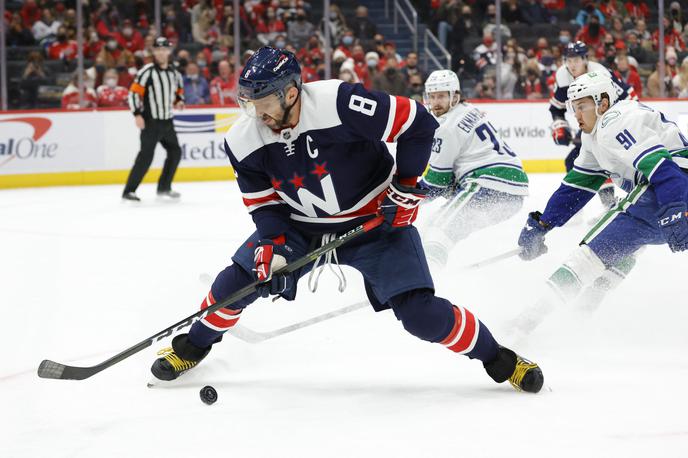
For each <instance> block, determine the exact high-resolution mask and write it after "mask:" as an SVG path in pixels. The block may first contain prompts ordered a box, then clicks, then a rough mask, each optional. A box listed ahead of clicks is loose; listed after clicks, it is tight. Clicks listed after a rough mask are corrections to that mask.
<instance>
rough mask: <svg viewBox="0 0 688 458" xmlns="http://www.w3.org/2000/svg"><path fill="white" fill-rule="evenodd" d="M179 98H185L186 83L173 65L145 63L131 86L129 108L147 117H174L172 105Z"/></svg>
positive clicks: (136, 113)
mask: <svg viewBox="0 0 688 458" xmlns="http://www.w3.org/2000/svg"><path fill="white" fill-rule="evenodd" d="M179 100H181V101H183V100H184V83H183V81H182V75H181V74H180V73H179V72H178V71H177V70H176V69H175V68H174V67H173V66H172V65H168V66H167V68H165V69H163V68H161V67H160V66H159V65H158V64H155V63H152V64H147V65H144V66H143V67H142V68H141V70H139V72H138V73H137V74H136V77H135V78H134V82H133V83H131V87H130V88H129V108H130V109H131V111H132V112H133V113H134V114H135V115H143V116H144V117H145V118H153V119H172V106H173V105H174V104H175V103H176V102H177V101H179Z"/></svg>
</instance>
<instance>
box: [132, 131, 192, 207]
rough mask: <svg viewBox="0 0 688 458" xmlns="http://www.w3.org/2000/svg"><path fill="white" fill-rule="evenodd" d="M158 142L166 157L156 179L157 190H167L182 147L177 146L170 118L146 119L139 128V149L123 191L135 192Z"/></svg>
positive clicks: (170, 185) (175, 134)
mask: <svg viewBox="0 0 688 458" xmlns="http://www.w3.org/2000/svg"><path fill="white" fill-rule="evenodd" d="M158 142H160V144H161V145H162V146H163V148H165V149H166V150H167V159H165V165H164V166H163V168H162V173H161V174H160V180H158V192H163V191H169V190H170V189H171V187H172V179H173V178H174V174H175V172H176V171H177V166H178V165H179V161H180V160H181V158H182V149H181V148H180V147H179V140H177V132H175V130H174V124H173V122H172V120H171V119H169V120H158V119H146V125H145V127H144V128H143V129H142V130H141V151H139V154H138V156H136V161H135V162H134V167H132V169H131V172H129V178H128V179H127V184H126V186H125V187H124V193H125V194H126V193H128V192H135V191H136V188H138V187H139V184H141V180H143V177H144V176H145V175H146V172H147V171H148V169H149V168H150V166H151V162H153V153H154V152H155V145H157V144H158Z"/></svg>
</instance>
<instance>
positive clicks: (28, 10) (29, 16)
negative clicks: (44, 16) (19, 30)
mask: <svg viewBox="0 0 688 458" xmlns="http://www.w3.org/2000/svg"><path fill="white" fill-rule="evenodd" d="M19 14H20V15H21V18H22V24H23V25H24V27H25V28H27V29H30V28H31V27H32V26H33V24H34V23H36V22H38V21H40V20H41V10H40V8H38V5H36V0H26V1H25V2H24V5H23V6H22V8H21V10H20V11H19Z"/></svg>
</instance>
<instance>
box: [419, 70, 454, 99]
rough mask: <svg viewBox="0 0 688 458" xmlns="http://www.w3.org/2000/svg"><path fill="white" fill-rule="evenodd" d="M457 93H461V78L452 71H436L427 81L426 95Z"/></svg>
mask: <svg viewBox="0 0 688 458" xmlns="http://www.w3.org/2000/svg"><path fill="white" fill-rule="evenodd" d="M442 91H450V92H451V91H456V92H461V84H460V83H459V77H458V76H456V73H454V72H453V71H451V70H435V71H434V72H432V73H430V76H428V79H426V80H425V93H426V94H430V93H431V92H442Z"/></svg>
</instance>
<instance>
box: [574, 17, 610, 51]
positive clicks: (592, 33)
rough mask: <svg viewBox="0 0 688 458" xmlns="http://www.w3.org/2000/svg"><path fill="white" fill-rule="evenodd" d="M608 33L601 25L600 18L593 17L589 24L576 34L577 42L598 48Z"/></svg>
mask: <svg viewBox="0 0 688 458" xmlns="http://www.w3.org/2000/svg"><path fill="white" fill-rule="evenodd" d="M606 33H607V31H606V30H605V28H604V27H602V26H601V25H600V20H599V18H598V17H597V16H595V15H591V16H590V19H588V23H587V24H586V25H585V26H584V27H582V28H581V29H580V30H579V31H578V33H577V34H576V41H582V42H584V43H585V44H587V45H588V46H589V47H591V48H596V47H597V46H599V45H600V44H601V43H602V38H603V37H604V35H605V34H606Z"/></svg>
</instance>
